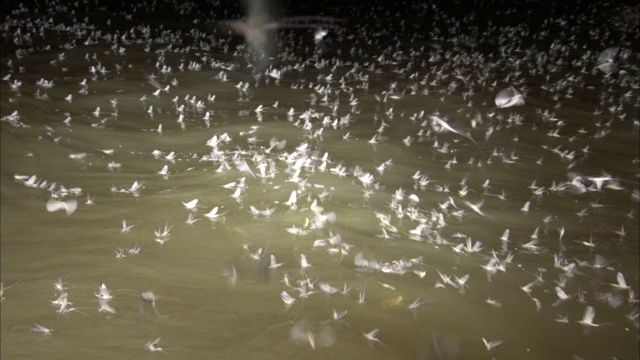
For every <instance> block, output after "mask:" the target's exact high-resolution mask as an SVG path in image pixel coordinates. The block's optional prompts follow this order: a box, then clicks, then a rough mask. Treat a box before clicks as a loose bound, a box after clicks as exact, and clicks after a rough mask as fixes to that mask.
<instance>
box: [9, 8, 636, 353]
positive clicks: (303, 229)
mask: <svg viewBox="0 0 640 360" xmlns="http://www.w3.org/2000/svg"><path fill="white" fill-rule="evenodd" d="M22 18H24V16H22ZM34 18H35V16H34ZM571 19H572V18H569V20H571ZM345 26H351V25H345ZM17 28H18V27H17V26H15V25H11V26H9V25H7V27H5V29H4V31H3V35H6V37H5V39H4V40H3V41H4V44H6V45H10V44H11V43H12V42H13V40H14V39H15V36H16V35H15V31H16V29H17ZM613 31H614V32H613V35H610V36H611V38H613V39H617V40H619V41H621V42H622V44H617V45H619V46H622V48H621V52H623V55H625V57H621V58H620V59H618V60H617V61H619V66H620V70H619V71H618V72H617V73H614V74H610V75H605V74H604V73H602V72H601V71H599V70H598V69H594V70H592V68H593V66H594V63H595V61H596V58H597V55H598V53H599V52H600V51H602V50H604V48H602V47H600V46H589V47H588V48H579V49H573V48H571V47H568V48H563V46H564V44H563V43H561V42H559V41H558V42H553V43H551V42H550V45H549V44H547V45H544V46H543V45H539V46H540V47H539V48H537V49H535V50H531V52H530V53H527V51H529V50H523V49H516V48H509V47H499V48H498V46H499V45H500V44H498V45H495V47H494V48H489V45H488V44H485V45H486V46H487V48H486V49H479V50H480V51H479V52H475V50H471V49H468V48H467V47H465V46H463V45H461V44H458V43H456V42H446V41H437V42H435V41H434V42H429V41H427V40H426V38H425V39H423V42H422V43H420V42H418V41H417V40H416V39H413V42H411V41H408V42H407V43H406V44H403V46H404V48H403V49H395V47H394V46H392V47H391V48H389V49H391V50H389V49H385V50H381V49H382V47H380V48H376V47H375V46H371V47H369V48H366V47H364V49H365V51H368V52H369V55H368V56H362V57H361V58H360V59H359V60H357V61H354V59H353V56H349V55H348V51H349V47H348V46H347V42H346V40H345V41H341V40H340V39H342V38H341V37H337V38H335V39H334V43H333V44H329V46H334V47H336V48H341V49H343V50H344V53H343V54H344V57H343V58H341V57H339V56H336V57H331V56H328V55H326V54H325V55H324V56H320V57H318V55H317V53H314V51H313V42H312V41H309V38H306V37H305V36H310V35H309V34H308V33H307V32H300V31H296V32H293V33H292V34H291V33H289V34H288V35H286V34H287V33H286V32H284V34H285V35H283V38H284V40H283V41H285V43H286V44H287V45H286V46H290V47H289V48H287V49H295V48H296V47H295V46H294V45H295V44H301V43H304V44H307V45H306V46H310V49H311V50H309V51H307V53H303V54H301V53H300V52H298V53H295V52H293V53H295V54H297V56H298V58H295V59H294V58H292V59H283V58H284V55H286V54H288V53H287V51H288V50H284V49H282V50H281V56H280V58H279V59H278V60H277V61H276V62H275V64H274V67H273V68H272V69H279V70H280V71H281V75H280V76H279V77H280V79H277V78H276V77H274V76H267V77H262V78H260V79H259V80H258V81H256V80H255V79H254V78H253V76H252V73H251V69H248V68H247V67H246V64H247V61H246V60H245V58H244V57H243V56H241V55H242V54H243V53H244V52H245V50H244V49H243V48H242V42H241V41H239V39H231V40H228V39H226V38H223V41H231V44H233V46H239V47H240V48H239V49H238V50H233V48H232V49H231V50H229V51H225V49H224V48H223V45H221V44H217V43H215V41H212V42H209V43H208V44H209V46H206V47H205V46H204V45H203V43H200V45H198V44H195V45H193V46H192V47H190V48H187V45H186V44H170V42H169V41H166V39H160V35H159V34H160V31H157V28H154V31H153V32H152V34H153V36H156V37H157V38H158V39H159V40H157V41H156V42H151V43H148V42H147V41H146V40H145V41H139V42H136V41H135V40H133V39H135V38H136V37H137V38H138V39H143V38H144V36H145V35H144V33H143V32H141V31H140V30H139V29H138V30H134V31H133V32H132V35H129V39H128V41H118V42H113V41H106V40H105V39H104V38H102V39H100V40H101V41H98V43H97V44H91V45H83V44H82V42H83V41H84V40H85V39H86V38H87V35H86V34H85V36H83V37H82V38H80V39H76V41H75V44H76V46H75V47H74V48H72V49H62V48H57V46H59V44H57V43H55V42H54V44H55V45H53V46H54V48H52V49H49V50H47V49H43V46H44V45H40V46H39V47H38V49H36V50H32V49H31V47H30V46H29V45H30V43H28V42H26V41H25V43H23V44H22V45H19V46H15V45H12V46H14V47H13V49H17V48H22V49H27V50H28V51H25V52H24V53H22V54H16V53H10V54H7V55H5V56H4V57H3V58H2V76H3V77H5V78H4V81H2V82H1V83H0V90H1V92H2V95H1V99H0V101H1V106H2V113H1V116H2V120H3V121H2V123H1V124H0V125H1V130H2V131H1V135H0V136H1V144H2V158H1V164H2V182H1V189H2V191H1V196H2V199H1V200H2V201H1V215H2V218H1V221H2V226H1V236H2V242H1V256H2V257H1V260H2V262H1V264H2V282H3V289H4V291H3V294H2V296H3V300H2V327H1V331H2V332H1V347H0V348H1V349H2V358H3V359H4V358H7V359H32V358H40V359H44V358H51V359H53V358H56V359H57V358H60V359H87V358H91V359H114V358H122V359H129V358H131V359H134V358H135V359H139V358H146V357H151V356H155V357H157V356H160V357H163V356H166V357H167V358H174V357H175V358H185V359H187V358H188V359H301V358H305V359H315V358H318V359H324V358H336V359H338V358H339V359H364V358H370V359H469V358H474V359H480V358H502V359H567V358H572V357H575V358H582V359H612V358H616V359H637V358H638V347H637V344H638V295H637V292H638V243H639V241H638V240H639V234H638V217H639V216H640V215H639V214H638V150H639V145H638V127H639V125H638V101H639V96H638V67H637V59H638V53H637V49H636V50H633V49H632V48H628V47H627V48H625V47H624V44H625V42H624V41H633V40H630V39H629V35H628V34H627V35H625V36H622V35H620V34H622V32H620V33H617V32H615V31H616V30H613ZM619 31H622V30H619ZM453 32H455V31H453ZM22 35H24V33H23V34H22ZM63 35H64V34H60V33H59V32H55V31H53V30H47V35H46V36H48V37H49V38H50V39H52V40H55V41H58V42H60V43H61V42H64V40H63V41H60V39H65V36H66V35H64V36H63ZM183 36H184V37H186V38H189V39H191V38H190V37H189V36H188V35H184V34H183ZM340 36H346V35H345V34H344V33H341V35H340ZM356 36H361V34H360V33H357V35H356ZM451 36H452V37H453V38H458V39H463V40H464V37H463V36H462V35H461V34H457V35H456V34H453V35H451ZM616 36H618V37H617V38H616ZM634 36H635V41H636V44H637V33H636V35H634ZM549 38H552V37H551V36H549V35H546V36H545V37H544V40H549ZM463 40H461V42H464V41H463ZM40 41H41V40H40ZM353 41H356V40H353ZM500 41H504V42H505V44H510V43H509V42H507V40H500ZM567 41H568V40H567ZM212 43H213V45H211V44H212ZM309 44H310V45H309ZM361 44H365V45H366V42H364V41H363V42H362V43H361ZM613 45H616V44H613ZM3 46H4V45H3ZM286 46H285V45H283V47H286ZM121 49H123V50H121ZM497 49H500V50H501V51H502V53H500V51H498V50H497ZM234 51H236V54H234V53H233V52H234ZM587 52H588V53H587ZM481 53H484V54H486V58H482V57H478V56H479V55H478V54H481ZM538 53H542V54H544V56H543V55H539V54H538ZM283 54H284V55H283ZM469 54H472V55H473V54H475V55H474V56H476V57H473V58H472V59H468V58H465V57H466V56H468V55H469ZM536 54H538V55H536ZM17 55H20V56H19V57H18V56H17ZM351 55H353V54H351ZM518 57H522V58H523V59H524V60H523V61H524V63H523V64H522V65H520V63H518V62H516V61H515V60H514V59H517V58H518ZM323 59H324V60H323ZM473 59H475V60H473ZM536 59H537V60H536ZM560 60H561V62H560V63H558V61H560ZM303 61H304V63H303ZM536 61H540V63H537V64H536ZM525 63H526V64H531V65H530V66H529V65H525ZM300 64H303V65H300ZM489 64H498V68H491V67H490V66H489ZM169 67H170V68H171V69H170V70H169V69H168V68H169ZM487 67H488V68H490V70H487V71H485V72H484V73H483V70H482V69H483V68H485V69H486V68H487ZM163 68H164V69H165V71H162V69H163ZM456 69H457V70H456ZM522 69H529V71H528V72H526V73H517V70H522ZM532 69H533V70H532ZM536 70H537V71H536ZM510 73H511V74H510ZM42 79H44V82H43V80H42ZM150 79H151V81H150ZM16 81H19V82H21V83H22V85H21V86H17V85H16V84H17V83H16ZM48 81H51V82H52V83H53V84H52V85H53V86H48V85H49V84H47V82H48ZM511 85H514V86H516V87H517V88H519V89H520V90H525V91H526V93H527V94H526V97H525V101H526V104H525V105H523V106H518V107H509V108H496V107H495V104H494V97H495V96H496V94H497V93H498V92H499V91H500V90H502V89H503V88H508V87H509V86H511ZM245 86H246V89H243V88H244V87H245ZM165 89H166V90H165ZM154 93H155V94H154ZM259 107H261V108H262V109H263V110H257V109H258V108H259ZM440 120H444V121H446V122H447V123H446V124H448V125H449V126H451V128H452V129H453V130H455V131H456V132H452V131H448V130H447V129H446V128H444V127H443V126H442V123H440V122H439V121H440ZM163 168H164V170H163ZM76 207H77V208H76ZM214 208H217V212H216V211H215V210H213V211H212V209H214ZM48 210H49V211H48ZM53 210H55V211H53ZM67 213H69V215H67ZM59 280H60V281H61V283H58V286H56V283H57V282H58V281H59ZM64 294H66V295H64ZM65 301H66V302H65ZM593 314H595V316H593V318H591V316H592V315H593ZM36 324H37V325H36ZM38 326H40V327H38ZM47 329H49V330H51V332H50V333H48V332H47ZM156 339H159V340H158V341H157V342H154V341H155V340H156ZM157 353H158V354H157ZM163 353H164V354H163Z"/></svg>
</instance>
